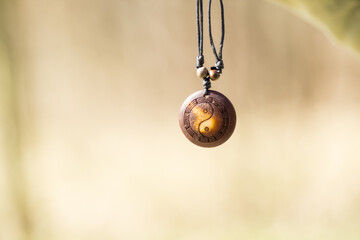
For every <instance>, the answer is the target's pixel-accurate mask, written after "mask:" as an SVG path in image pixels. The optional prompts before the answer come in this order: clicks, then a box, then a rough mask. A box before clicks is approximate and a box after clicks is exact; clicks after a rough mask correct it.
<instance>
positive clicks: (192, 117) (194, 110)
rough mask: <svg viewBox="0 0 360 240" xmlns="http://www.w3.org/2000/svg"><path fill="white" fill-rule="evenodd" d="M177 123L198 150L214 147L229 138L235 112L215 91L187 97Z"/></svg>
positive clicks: (227, 101) (225, 99) (234, 123)
mask: <svg viewBox="0 0 360 240" xmlns="http://www.w3.org/2000/svg"><path fill="white" fill-rule="evenodd" d="M179 123H180V127H181V130H182V131H183V133H184V135H185V136H186V137H187V138H188V139H189V140H190V141H191V142H192V143H194V144H196V145H198V146H201V147H216V146H219V145H220V144H222V143H224V142H225V141H226V140H228V139H229V138H230V136H231V135H232V133H233V132H234V129H235V125H236V113H235V109H234V106H233V105H232V103H231V102H230V100H229V99H228V98H227V97H225V96H224V95H223V94H221V93H219V92H217V91H212V90H210V91H209V94H208V95H206V96H204V91H203V90H200V91H198V92H195V93H193V94H192V95H190V96H189V97H188V98H187V99H186V100H185V102H184V103H183V105H182V106H181V110H180V115H179Z"/></svg>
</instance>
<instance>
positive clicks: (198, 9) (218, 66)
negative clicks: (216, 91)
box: [196, 0, 225, 95]
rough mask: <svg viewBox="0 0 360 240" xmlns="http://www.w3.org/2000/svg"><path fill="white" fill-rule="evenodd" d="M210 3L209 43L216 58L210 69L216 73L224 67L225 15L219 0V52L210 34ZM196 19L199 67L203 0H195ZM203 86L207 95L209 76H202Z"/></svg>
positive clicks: (209, 13)
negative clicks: (213, 65)
mask: <svg viewBox="0 0 360 240" xmlns="http://www.w3.org/2000/svg"><path fill="white" fill-rule="evenodd" d="M211 3H212V0H209V8H208V18H209V38H210V45H211V48H212V50H213V53H214V56H215V58H216V63H215V67H211V69H216V71H217V72H218V73H221V72H222V69H224V62H223V60H222V50H223V46H224V38H225V17H224V4H223V0H220V6H221V40H220V46H219V54H218V53H217V51H216V48H215V45H214V40H213V36H212V30H211ZM196 19H197V36H198V51H199V54H198V56H197V59H196V67H197V68H200V67H202V66H203V65H204V62H205V59H204V55H203V48H204V47H203V45H204V44H203V42H204V21H203V19H204V14H203V0H197V1H196ZM203 87H204V89H205V92H204V95H208V93H209V88H211V82H210V78H209V77H208V76H207V77H205V78H204V81H203Z"/></svg>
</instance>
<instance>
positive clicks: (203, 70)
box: [196, 67, 209, 78]
mask: <svg viewBox="0 0 360 240" xmlns="http://www.w3.org/2000/svg"><path fill="white" fill-rule="evenodd" d="M196 75H197V76H198V77H199V78H206V77H207V75H209V71H208V70H207V68H206V67H200V68H198V69H197V70H196Z"/></svg>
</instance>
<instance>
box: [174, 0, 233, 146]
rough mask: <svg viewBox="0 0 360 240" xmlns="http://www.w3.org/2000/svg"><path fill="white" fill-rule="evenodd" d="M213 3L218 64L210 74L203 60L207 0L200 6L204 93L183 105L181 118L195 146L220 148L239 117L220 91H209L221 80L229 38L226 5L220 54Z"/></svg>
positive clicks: (200, 0)
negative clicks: (223, 58)
mask: <svg viewBox="0 0 360 240" xmlns="http://www.w3.org/2000/svg"><path fill="white" fill-rule="evenodd" d="M211 2H212V0H209V8H208V20H209V38H210V45H211V48H212V51H213V53H214V56H215V59H216V63H215V66H213V67H211V68H210V71H209V70H208V69H207V68H206V67H204V63H205V60H204V56H203V32H204V31H203V29H204V27H203V25H204V24H203V0H197V2H196V18H197V38H198V51H199V53H198V57H197V61H196V68H197V71H196V74H197V76H198V77H199V78H202V79H203V87H204V90H200V91H197V92H195V93H193V94H191V95H190V96H189V97H188V98H187V99H186V100H185V101H184V103H183V104H182V106H181V109H180V114H179V123H180V127H181V130H182V132H183V133H184V135H185V137H186V138H188V139H189V140H190V141H191V142H192V143H194V144H196V145H198V146H201V147H216V146H219V145H220V144H222V143H224V142H226V140H228V139H229V138H230V137H231V135H232V133H233V132H234V129H235V125H236V113H235V109H234V107H233V105H232V103H231V102H230V100H229V99H228V98H227V97H225V96H224V95H223V94H221V93H220V92H217V91H213V90H209V89H210V88H211V81H216V80H218V79H219V77H220V75H221V73H222V70H223V69H224V62H223V60H222V49H223V44H224V37H225V20H224V5H223V1H222V0H220V6H221V40H220V46H219V52H217V51H216V48H215V45H214V41H213V37H212V32H211Z"/></svg>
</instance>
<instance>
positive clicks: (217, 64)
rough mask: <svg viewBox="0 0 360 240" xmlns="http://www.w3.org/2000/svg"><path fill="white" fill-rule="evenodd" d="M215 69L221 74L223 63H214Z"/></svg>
mask: <svg viewBox="0 0 360 240" xmlns="http://www.w3.org/2000/svg"><path fill="white" fill-rule="evenodd" d="M215 68H216V70H217V71H218V72H219V73H221V72H222V70H223V69H224V62H223V60H219V61H217V62H216V63H215Z"/></svg>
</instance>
